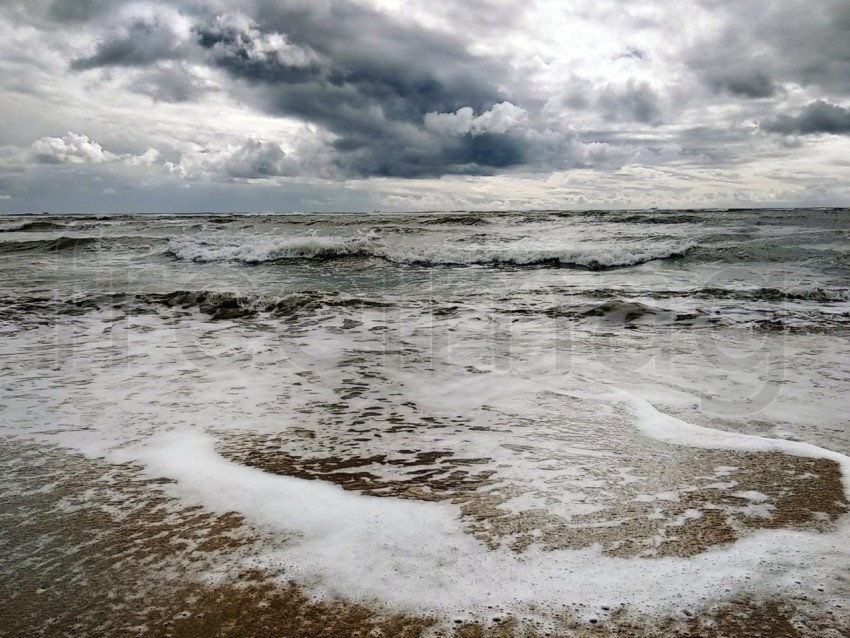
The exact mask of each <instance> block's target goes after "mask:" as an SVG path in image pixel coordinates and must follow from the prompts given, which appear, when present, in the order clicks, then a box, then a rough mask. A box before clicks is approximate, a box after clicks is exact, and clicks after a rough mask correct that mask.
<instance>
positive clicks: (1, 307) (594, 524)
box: [0, 209, 850, 638]
mask: <svg viewBox="0 0 850 638" xmlns="http://www.w3.org/2000/svg"><path fill="white" fill-rule="evenodd" d="M0 335H2V339H0V376H2V384H0V441H2V446H0V455H1V456H2V463H1V464H0V485H2V491H0V550H2V551H0V576H2V584H0V596H2V600H3V601H4V604H3V605H2V611H0V627H1V628H2V629H0V634H2V635H4V636H5V635H9V636H75V637H77V636H105V635H110V636H118V635H156V636H160V635H162V636H208V635H216V636H230V635H233V636H261V635H262V636H266V635H268V636H284V637H289V636H304V637H309V636H356V635H357V636H392V637H394V636H409V637H411V638H412V637H414V636H423V637H424V636H460V637H462V638H463V637H471V636H512V635H516V636H584V635H588V636H590V635H593V636H597V635H599V636H609V635H628V636H649V635H675V632H681V633H687V632H690V635H694V636H715V635H716V636H720V635H729V634H731V635H753V632H754V631H756V630H758V631H765V632H766V635H771V636H824V637H836V636H842V635H845V636H846V635H850V633H848V632H850V515H848V498H850V456H848V455H850V403H848V396H850V394H849V393H848V389H850V339H848V336H850V211H848V210H838V209H780V210H737V209H736V210H728V209H722V210H676V211H667V210H663V211H662V210H635V211H537V212H519V211H517V212H452V213H443V212H433V213H416V214H413V213H407V214H401V213H397V214H391V213H374V214H298V215H295V214H292V215H283V214H280V215H276V214H269V215H255V214H228V215H223V214H185V215H105V216H94V215H28V216H14V215H5V216H0ZM4 632H5V633H4ZM606 632H607V633H606Z"/></svg>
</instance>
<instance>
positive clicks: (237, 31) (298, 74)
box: [72, 1, 528, 177]
mask: <svg viewBox="0 0 850 638" xmlns="http://www.w3.org/2000/svg"><path fill="white" fill-rule="evenodd" d="M181 17H182V18H185V19H190V20H192V21H193V22H194V27H193V32H192V37H191V39H190V40H189V41H188V42H186V41H185V40H184V39H182V38H181V33H180V32H179V30H177V29H175V28H174V26H173V25H172V24H171V22H169V21H166V20H162V21H154V20H137V21H135V22H133V23H132V24H131V25H130V26H129V27H127V28H126V29H125V30H124V32H123V33H121V34H120V35H118V36H115V37H112V38H110V39H107V40H104V41H102V42H101V43H100V44H99V45H98V47H97V49H96V51H95V52H94V53H93V54H92V55H91V56H89V57H86V58H82V59H78V60H76V61H74V62H73V63H72V68H73V69H74V70H86V69H92V68H97V67H114V66H124V67H128V66H132V67H152V69H153V70H151V71H150V72H148V73H146V74H145V75H143V76H142V77H140V78H138V79H137V80H136V81H135V82H134V83H133V84H131V88H133V89H134V90H136V91H137V92H142V93H145V94H147V95H150V96H151V97H153V98H154V99H156V100H160V101H167V102H180V101H188V100H192V99H195V98H196V97H197V96H198V94H199V92H200V91H199V87H198V86H197V84H195V83H193V82H192V80H191V78H190V77H187V75H186V74H185V73H181V72H180V71H179V68H178V67H176V66H175V65H176V64H177V63H176V62H174V61H176V60H179V59H191V60H193V61H195V62H200V63H204V64H208V65H210V66H213V67H215V68H217V69H220V70H222V71H224V72H225V73H226V74H227V75H228V76H229V77H230V78H231V80H232V82H233V85H232V86H231V90H232V92H233V93H234V95H236V96H238V98H239V99H240V100H241V101H244V102H246V103H249V104H251V105H252V106H254V107H257V108H259V109H261V110H262V111H264V112H266V113H268V114H271V115H276V116H285V117H293V118H296V119H299V120H302V121H307V122H311V123H314V124H317V125H320V126H321V127H323V128H324V129H326V130H327V131H329V132H330V133H332V134H333V135H335V136H336V138H337V139H336V142H335V143H334V144H333V148H334V149H335V151H336V159H335V163H336V164H337V166H338V168H339V169H340V170H341V171H342V172H343V173H346V174H350V175H354V176H369V175H382V176H383V175H392V176H405V177H419V176H423V177H424V176H428V177H430V176H438V175H442V174H455V173H458V174H489V173H491V172H493V170H494V169H505V168H508V167H511V166H516V165H518V164H521V163H522V162H523V161H524V159H525V157H526V156H527V154H528V153H527V149H526V148H525V147H524V144H525V140H524V139H523V138H522V136H520V135H516V134H509V132H507V131H504V130H498V131H496V130H486V129H485V130H475V131H468V132H466V133H465V134H462V135H453V134H447V133H445V132H438V131H433V130H427V129H426V127H425V126H424V122H425V118H426V116H427V115H428V114H433V113H438V114H440V113H445V114H454V113H455V112H457V111H458V110H459V109H464V108H471V109H472V110H473V112H474V113H475V114H477V115H483V114H485V113H487V112H488V111H489V110H490V109H492V108H493V107H494V106H495V105H497V104H500V103H502V102H504V101H505V100H506V99H508V97H509V96H506V95H505V94H504V93H503V92H502V91H501V90H500V89H498V88H497V82H498V81H499V78H500V71H499V66H498V65H497V64H496V63H495V62H494V61H493V60H489V59H487V58H482V57H478V56H475V55H473V54H471V53H469V52H468V51H467V50H466V48H465V45H464V43H462V42H460V41H458V40H456V39H454V38H452V37H449V36H448V35H445V34H443V33H440V32H436V31H432V30H429V29H426V28H424V27H421V26H417V25H412V24H408V23H402V22H399V21H398V20H395V19H393V18H391V17H389V16H387V15H386V14H383V13H380V12H378V11H375V10H373V9H369V8H366V7H363V6H359V5H355V4H353V3H349V2H340V1H332V2H328V3H314V4H309V5H302V4H301V3H278V2H264V1H260V2H259V4H258V5H257V6H255V7H253V8H252V11H251V15H250V17H249V16H247V15H242V14H226V15H219V16H200V15H193V16H188V15H187V14H182V15H181ZM163 61H172V62H171V64H172V67H171V68H168V69H165V68H164V67H163V66H162V63H163ZM175 69H178V70H175Z"/></svg>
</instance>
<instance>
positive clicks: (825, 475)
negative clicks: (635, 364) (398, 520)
mask: <svg viewBox="0 0 850 638" xmlns="http://www.w3.org/2000/svg"><path fill="white" fill-rule="evenodd" d="M365 429H366V428H364V430H365ZM297 436H298V437H299V438H303V434H301V433H299V434H297ZM313 438H314V437H311V440H312V439H313ZM288 448H289V446H288V439H287V436H286V435H276V436H261V435H257V434H244V435H240V436H238V437H233V438H230V439H227V440H225V441H223V442H222V444H221V445H220V451H221V453H222V454H224V455H225V456H226V457H227V458H229V459H231V460H233V461H235V462H238V463H242V464H245V465H248V466H250V467H255V468H258V469H261V470H263V471H266V472H270V473H274V474H281V475H286V476H295V477H298V478H303V479H314V480H323V481H328V482H331V483H334V484H336V485H339V486H341V487H343V488H344V489H347V490H353V491H358V492H360V493H363V494H368V495H370V496H380V497H396V498H407V499H417V500H425V501H450V502H453V503H456V504H458V505H459V506H460V511H461V513H462V514H463V516H464V517H465V518H466V521H467V527H468V530H469V531H470V532H471V533H473V534H474V535H476V537H478V538H479V539H481V540H482V541H484V542H486V543H487V544H488V545H490V546H492V547H496V546H499V545H501V544H503V543H504V542H505V540H506V539H508V542H509V543H510V546H511V547H512V548H513V549H514V550H516V551H522V550H524V549H526V548H527V547H529V546H531V545H536V546H542V547H545V548H547V549H575V548H581V547H587V546H590V545H593V544H600V545H601V546H602V547H603V548H604V550H605V551H606V552H607V553H609V554H611V555H615V556H623V557H630V556H638V555H646V556H692V555H695V554H698V553H701V552H703V551H705V550H706V549H708V548H710V547H714V546H717V545H723V544H727V543H731V542H734V541H735V540H737V539H738V538H740V537H741V536H743V535H745V534H747V533H750V532H752V531H754V530H760V529H778V528H795V529H808V530H817V531H829V530H831V529H833V528H834V524H835V521H836V520H837V519H838V518H839V517H841V516H842V515H844V514H845V513H846V512H847V511H848V504H847V500H846V498H845V496H844V490H843V483H842V475H841V470H840V468H839V466H838V465H837V464H836V463H835V462H833V461H829V460H825V459H812V458H805V457H795V456H790V455H786V454H779V453H764V454H754V453H741V452H730V451H712V450H697V449H688V448H679V447H675V446H669V445H664V444H658V443H654V442H642V448H640V449H638V450H637V453H636V454H635V455H633V457H632V458H629V459H627V461H626V462H625V463H624V462H623V460H622V457H621V458H620V459H618V461H619V462H621V463H623V464H625V465H627V466H628V468H629V470H630V471H631V472H633V473H635V474H638V475H639V476H640V479H641V480H639V481H634V482H632V483H625V484H624V483H617V482H615V481H612V477H611V476H610V475H608V476H606V472H607V470H606V467H605V461H602V462H601V463H596V465H595V466H594V465H593V464H591V465H589V466H587V467H585V468H584V471H585V472H586V473H587V474H589V475H590V476H591V477H592V478H594V479H597V480H598V483H599V485H598V486H597V487H595V488H582V489H583V491H584V492H586V493H587V494H588V498H587V502H589V503H591V504H595V503H598V504H599V507H600V511H595V512H592V513H587V514H581V513H579V514H574V515H572V516H570V517H569V518H565V517H563V516H559V515H558V514H557V513H552V512H551V511H549V510H548V508H546V507H539V508H526V509H524V510H521V511H514V510H513V509H511V508H510V507H509V505H508V504H509V503H510V501H511V500H512V499H514V498H516V497H520V496H522V495H523V493H524V489H525V488H524V487H523V486H521V485H517V484H512V483H510V482H506V481H503V480H500V477H499V473H498V470H497V469H495V468H494V466H493V464H491V463H490V461H489V459H485V458H457V457H455V456H453V455H452V454H451V453H450V452H447V451H413V450H406V449H403V450H398V451H396V452H395V453H393V454H389V453H382V454H376V455H372V456H368V457H358V456H350V457H342V456H310V455H309V454H304V455H296V454H292V453H290V452H288ZM661 459H663V462H662V461H661ZM756 493H758V494H756ZM659 494H660V496H658V497H657V498H656V496H654V495H659ZM759 495H762V496H761V497H760V496H759ZM539 497H540V499H541V500H545V499H547V498H548V499H554V500H557V498H558V492H557V490H552V491H551V493H541V494H539ZM597 499H598V500H597ZM753 499H755V500H753Z"/></svg>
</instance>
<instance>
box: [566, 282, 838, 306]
mask: <svg viewBox="0 0 850 638" xmlns="http://www.w3.org/2000/svg"><path fill="white" fill-rule="evenodd" d="M574 294H576V295H581V296H585V297H594V298H597V299H610V298H620V297H630V296H631V297H644V298H649V299H672V298H694V299H737V300H741V301H768V302H781V301H814V302H820V303H830V302H842V301H850V289H848V288H823V287H821V286H812V287H793V288H785V289H782V288H769V287H762V288H720V287H705V288H695V289H690V290H644V291H641V290H625V289H619V288H596V289H593V290H585V291H576V292H575V293H574Z"/></svg>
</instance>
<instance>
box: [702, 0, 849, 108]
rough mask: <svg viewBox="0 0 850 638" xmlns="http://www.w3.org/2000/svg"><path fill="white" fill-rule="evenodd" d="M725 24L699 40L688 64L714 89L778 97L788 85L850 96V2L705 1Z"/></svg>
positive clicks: (740, 94) (793, 0) (822, 0)
mask: <svg viewBox="0 0 850 638" xmlns="http://www.w3.org/2000/svg"><path fill="white" fill-rule="evenodd" d="M702 4H704V5H706V6H707V7H708V8H709V9H710V10H711V11H712V12H713V13H714V14H715V15H716V16H717V17H720V18H725V26H724V27H723V28H722V29H720V31H719V32H718V33H715V34H713V35H712V36H711V37H709V38H702V39H700V40H698V41H697V42H696V43H695V44H694V46H693V47H692V49H691V51H690V52H688V53H687V54H686V56H685V57H686V60H687V61H688V64H689V65H690V66H691V67H692V68H693V69H694V70H695V71H696V72H697V74H698V75H699V76H700V77H701V78H702V79H703V80H704V81H705V82H706V84H708V85H709V86H710V87H711V88H713V89H714V90H719V91H726V92H728V93H731V94H734V95H739V96H742V97H747V98H765V97H772V96H773V95H774V93H775V92H776V90H777V85H781V84H784V83H788V84H797V85H800V86H807V87H817V88H819V89H821V90H823V91H827V92H829V93H832V94H845V95H846V94H850V73H848V72H847V69H848V65H850V2H847V0H819V1H818V2H805V3H804V2H798V1H797V0H751V1H750V2H747V3H726V2H718V1H717V0H702Z"/></svg>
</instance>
